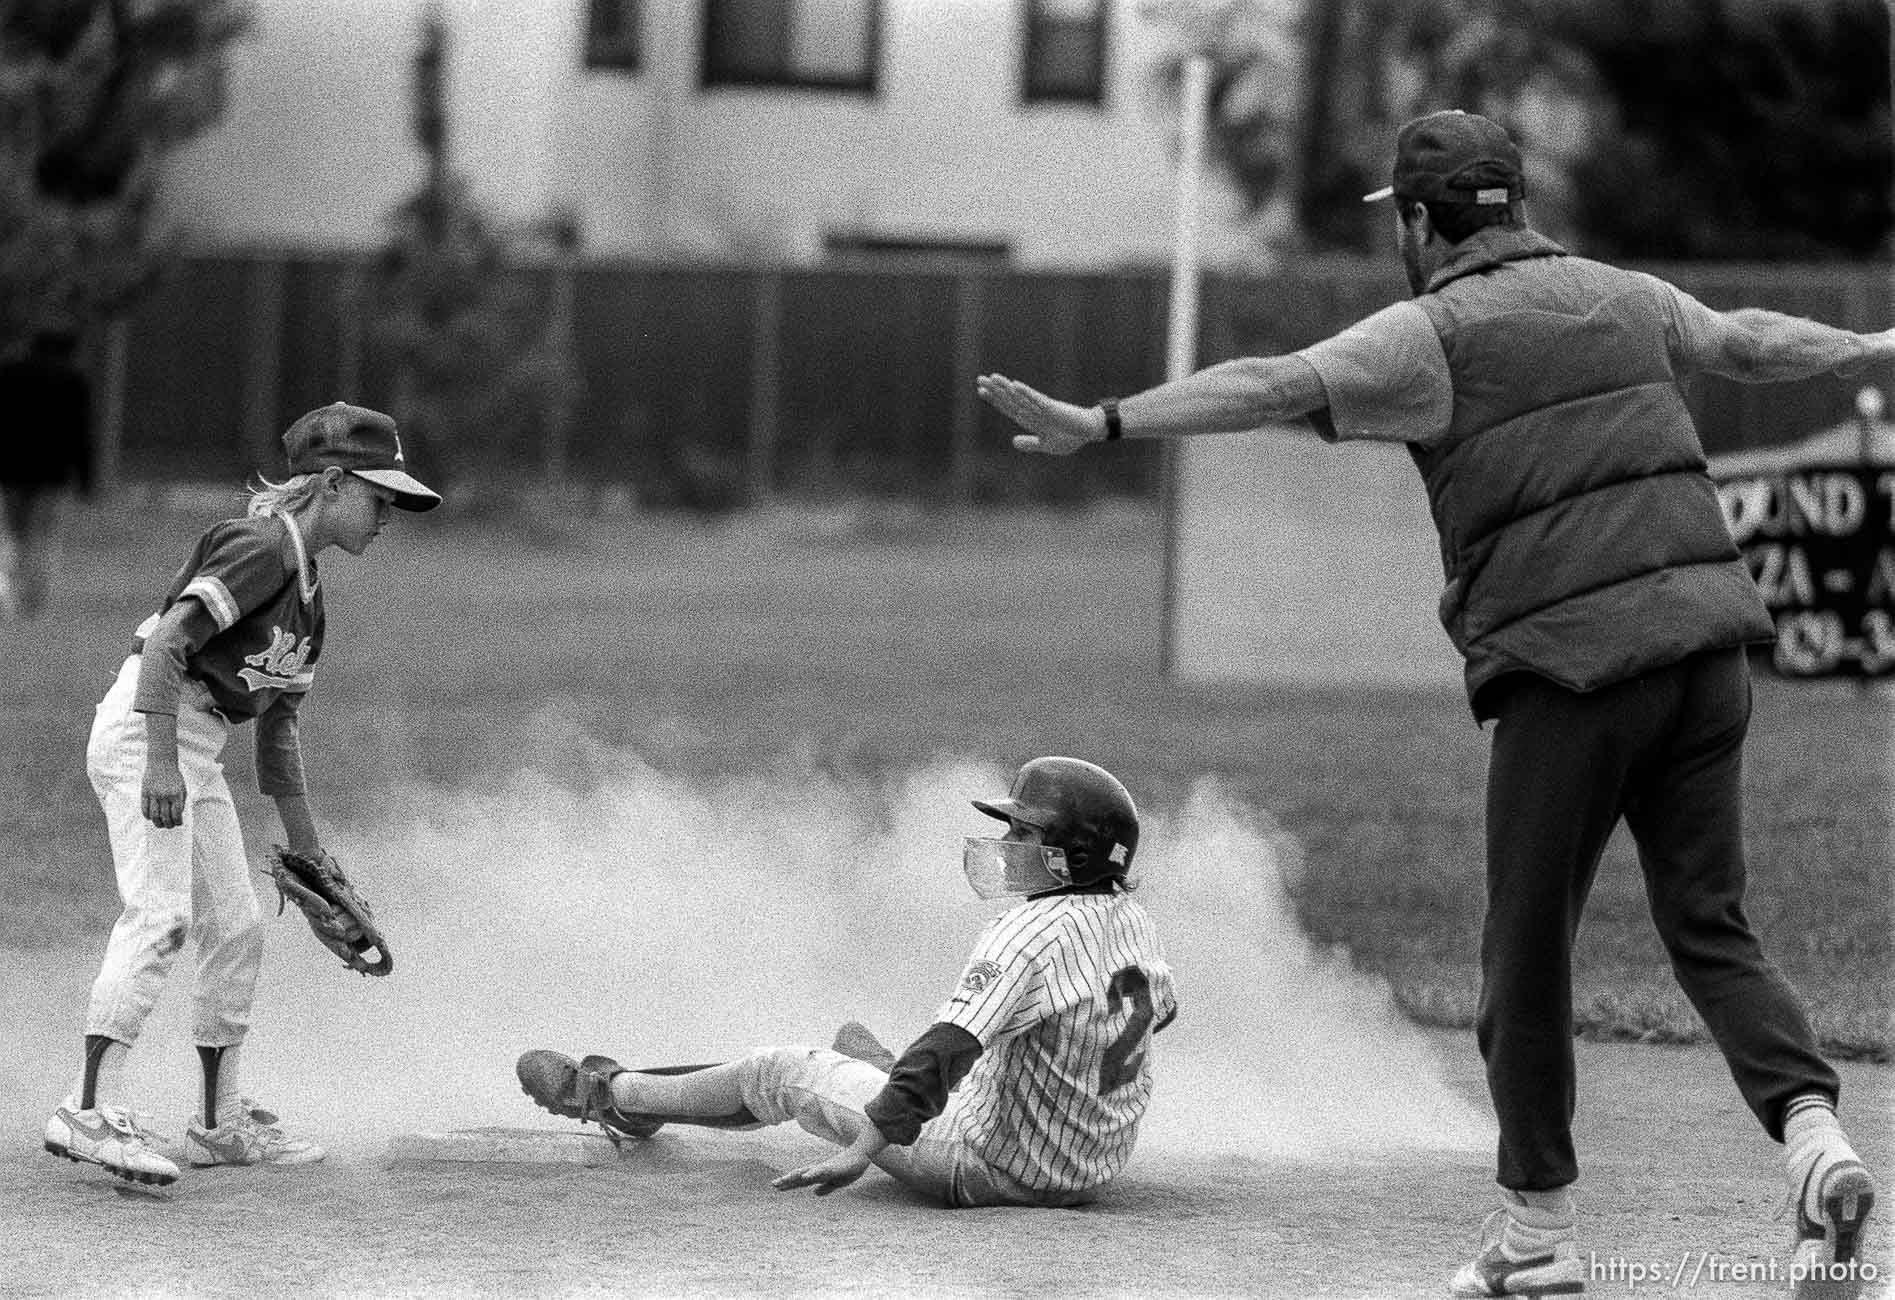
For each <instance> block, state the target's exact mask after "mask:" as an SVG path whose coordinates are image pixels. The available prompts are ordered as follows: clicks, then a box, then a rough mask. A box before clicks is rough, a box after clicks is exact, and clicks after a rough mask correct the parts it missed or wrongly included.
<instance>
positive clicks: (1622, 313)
mask: <svg viewBox="0 0 1895 1300" xmlns="http://www.w3.org/2000/svg"><path fill="white" fill-rule="evenodd" d="M1663 293H1664V290H1663V289H1662V287H1661V286H1659V285H1658V284H1656V283H1655V282H1653V281H1651V280H1648V279H1646V278H1644V277H1641V276H1636V275H1633V274H1631V273H1629V272H1626V271H1621V270H1619V269H1617V268H1615V267H1611V266H1607V265H1605V264H1603V263H1600V262H1593V261H1589V260H1587V259H1585V258H1579V257H1573V256H1570V255H1568V254H1567V253H1566V252H1565V250H1564V249H1562V248H1560V247H1559V245H1557V244H1554V243H1553V242H1552V241H1550V240H1547V239H1544V238H1543V237H1541V236H1539V235H1536V234H1534V233H1532V232H1531V231H1525V230H1520V231H1507V230H1489V231H1482V232H1480V233H1479V234H1477V235H1475V236H1473V237H1472V238H1470V239H1468V240H1465V241H1463V242H1462V243H1461V244H1460V245H1459V246H1457V248H1456V250H1455V253H1454V255H1453V257H1452V258H1451V259H1450V261H1449V262H1448V263H1447V264H1446V265H1444V266H1443V267H1442V268H1441V269H1440V271H1438V272H1437V273H1436V275H1435V276H1434V278H1433V280H1432V281H1431V283H1430V285H1429V289H1428V292H1426V293H1424V294H1423V295H1422V296H1421V297H1420V298H1418V299H1417V300H1416V302H1417V304H1418V305H1419V306H1420V307H1421V308H1422V309H1423V310H1424V311H1426V312H1427V314H1428V317H1429V319H1430V320H1432V321H1433V322H1434V327H1435V330H1436V331H1437V332H1438V333H1439V334H1440V336H1441V342H1442V346H1443V348H1444V350H1445V352H1446V354H1447V359H1448V368H1449V371H1450V374H1451V375H1452V378H1453V383H1454V413H1453V418H1452V422H1451V425H1450V428H1449V432H1448V436H1447V438H1446V440H1445V441H1444V442H1442V443H1441V444H1440V445H1439V446H1437V447H1434V448H1429V449H1425V450H1423V449H1419V448H1415V449H1413V451H1414V457H1415V462H1416V464H1417V466H1418V467H1419V468H1420V470H1421V474H1422V478H1423V479H1424V481H1425V482H1426V484H1427V489H1428V501H1429V507H1430V509H1431V510H1432V512H1433V514H1434V522H1435V527H1436V528H1437V530H1438V531H1439V533H1440V538H1441V562H1442V569H1443V573H1444V576H1445V578H1446V583H1447V585H1446V589H1445V590H1444V592H1443V594H1442V598H1441V611H1440V612H1441V622H1442V625H1443V626H1444V627H1445V628H1446V629H1447V632H1448V636H1449V638H1450V639H1451V640H1452V641H1453V642H1454V645H1455V648H1456V649H1457V650H1459V651H1460V652H1461V654H1462V656H1463V657H1464V659H1465V660H1466V684H1467V691H1468V697H1469V699H1470V701H1471V702H1472V703H1473V705H1474V710H1475V713H1476V714H1477V715H1479V716H1485V715H1486V713H1487V710H1485V709H1484V708H1483V707H1482V705H1483V702H1482V698H1481V694H1480V692H1481V688H1482V687H1484V686H1485V685H1487V684H1488V683H1489V682H1491V681H1493V680H1494V679H1495V678H1496V677H1499V676H1501V675H1502V674H1504V673H1508V672H1514V671H1527V672H1533V673H1538V674H1539V675H1541V676H1543V677H1547V678H1550V679H1552V680H1553V681H1556V682H1558V683H1560V684H1561V685H1563V686H1566V687H1569V688H1570V689H1573V690H1577V691H1588V690H1593V689H1595V688H1597V687H1600V686H1604V685H1607V684H1609V683H1612V682H1616V681H1621V680H1624V679H1625V678H1627V677H1632V676H1635V675H1637V674H1638V673H1641V672H1646V671H1649V670H1651V669H1653V668H1658V667H1662V666H1663V665H1665V664H1669V663H1675V662H1676V661H1678V660H1680V659H1682V658H1684V657H1686V656H1687V655H1690V654H1694V653H1696V652H1698V651H1700V650H1710V649H1718V648H1722V647H1726V646H1732V645H1741V644H1744V643H1746V642H1749V641H1758V640H1769V639H1770V638H1771V636H1772V635H1773V628H1772V625H1771V622H1770V617H1769V614H1768V612H1767V611H1766V610H1765V608H1764V604H1763V600H1762V598H1761V597H1760V596H1759V595H1758V592H1757V589H1756V584H1755V583H1754V582H1753V581H1752V580H1751V578H1750V573H1749V570H1748V569H1747V568H1746V567H1745V565H1744V563H1743V560H1742V559H1741V558H1740V557H1739V555H1738V551H1737V547H1736V545H1735V544H1734V543H1733V542H1732V540H1731V537H1730V534H1729V532H1728V531H1727V530H1726V528H1725V526H1724V517H1723V513H1722V511H1721V510H1720V508H1719V506H1718V501H1717V492H1716V489H1715V487H1714V486H1713V485H1712V483H1711V481H1710V478H1709V477H1708V476H1707V475H1706V473H1705V461H1704V451H1703V448H1702V446H1701V445H1700V443H1699V441H1698V435H1697V430H1696V428H1695V427H1694V426H1693V424H1692V421H1691V415H1690V412H1689V411H1688V410H1687V409H1686V407H1685V404H1684V399H1683V397H1682V395H1681V394H1680V392H1679V390H1678V385H1677V379H1676V376H1675V375H1674V374H1673V372H1672V369H1671V362H1670V353H1669V349H1668V346H1667V330H1668V322H1669V315H1668V310H1667V307H1666V304H1665V301H1664V299H1663V297H1662V294H1663Z"/></svg>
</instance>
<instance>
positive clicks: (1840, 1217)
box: [1823, 1165, 1875, 1264]
mask: <svg viewBox="0 0 1895 1300" xmlns="http://www.w3.org/2000/svg"><path fill="white" fill-rule="evenodd" d="M1874 1208H1875V1180H1874V1179H1872V1178H1870V1177H1869V1171H1868V1170H1866V1169H1864V1168H1863V1167H1862V1166H1861V1165H1854V1166H1845V1167H1843V1168H1842V1169H1839V1170H1837V1171H1835V1173H1834V1174H1832V1175H1831V1177H1830V1180H1829V1183H1828V1185H1827V1186H1825V1187H1824V1188H1823V1218H1824V1220H1825V1226H1826V1227H1827V1228H1829V1230H1830V1231H1829V1232H1827V1233H1825V1234H1824V1235H1825V1236H1831V1237H1832V1238H1833V1241H1834V1254H1833V1258H1834V1260H1835V1262H1836V1263H1838V1264H1847V1263H1849V1262H1850V1261H1851V1260H1853V1259H1854V1258H1855V1257H1856V1248H1857V1247H1858V1246H1859V1245H1860V1244H1861V1240H1862V1228H1863V1225H1864V1224H1866V1223H1867V1222H1868V1221H1869V1212H1870V1211H1871V1210H1873V1209H1874Z"/></svg>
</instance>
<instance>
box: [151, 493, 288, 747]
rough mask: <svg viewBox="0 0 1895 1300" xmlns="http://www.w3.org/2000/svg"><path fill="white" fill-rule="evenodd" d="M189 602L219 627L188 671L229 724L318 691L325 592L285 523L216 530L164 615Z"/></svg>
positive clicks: (175, 583) (168, 598)
mask: <svg viewBox="0 0 1895 1300" xmlns="http://www.w3.org/2000/svg"><path fill="white" fill-rule="evenodd" d="M286 544H287V547H288V552H289V556H292V557H293V561H292V560H291V559H289V558H286V555H285V546H286ZM186 597H191V598H193V599H195V600H196V601H197V602H198V603H199V604H201V605H202V606H203V607H204V608H205V610H206V611H208V612H209V614H210V616H211V619H212V621H213V622H215V623H216V624H217V631H216V633H214V634H213V635H212V636H211V638H210V640H208V641H206V642H205V643H204V645H203V646H202V647H201V648H199V650H198V651H197V653H196V654H194V655H192V656H191V659H190V664H189V670H190V673H191V675H192V676H193V677H196V678H198V679H200V680H201V681H203V682H204V684H205V685H206V686H208V687H209V688H210V692H211V699H212V701H213V702H214V703H215V704H216V706H217V711H218V712H219V713H221V714H223V715H224V716H225V717H226V718H228V719H230V720H231V721H233V722H242V721H245V720H247V719H250V718H254V717H256V716H257V715H258V714H260V713H262V712H263V711H264V710H265V709H267V708H269V707H270V705H271V704H272V703H274V702H275V700H276V699H277V697H278V696H280V695H283V694H285V693H287V692H300V691H307V690H308V689H309V688H310V686H311V685H312V684H313V683H314V681H315V676H316V670H315V663H316V660H317V658H318V657H319V656H320V655H321V654H322V639H323V625H324V617H323V607H322V588H321V584H320V583H319V581H318V579H317V575H316V562H315V560H314V558H312V557H311V556H310V555H309V553H308V551H307V550H306V549H305V547H304V545H303V539H302V535H301V534H300V533H298V532H297V531H296V525H295V524H293V523H291V522H290V521H289V520H288V519H286V518H283V517H281V516H279V515H256V516H251V517H248V518H244V519H226V520H224V521H223V522H222V523H219V524H214V525H212V527H211V528H210V529H209V530H208V531H207V532H205V534H204V535H203V536H202V537H200V538H199V539H198V542H197V547H196V549H194V550H193V551H192V552H191V558H190V559H188V560H186V561H185V563H184V566H183V567H182V568H181V569H179V570H178V574H177V576H176V577H175V578H173V579H172V581H171V589H170V590H169V591H167V592H166V593H165V598H164V603H163V604H162V605H160V606H159V607H158V608H159V611H160V613H162V612H163V611H164V610H167V609H170V608H171V606H173V605H174V604H176V603H177V602H178V601H180V600H183V599H185V598H186ZM145 630H146V629H141V632H143V631H145Z"/></svg>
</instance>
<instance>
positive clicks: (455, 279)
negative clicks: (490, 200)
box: [373, 10, 577, 484]
mask: <svg viewBox="0 0 1895 1300" xmlns="http://www.w3.org/2000/svg"><path fill="white" fill-rule="evenodd" d="M450 41H451V32H450V30H449V28H448V26H447V23H446V20H445V19H444V18H443V17H442V15H441V13H440V12H439V11H438V10H430V11H428V13H427V15H426V17H425V19H424V22H423V25H422V32H421V40H420V44H419V46H418V48H417V51H416V54H415V57H414V62H413V72H412V91H413V119H412V127H413V132H414V137H415V141H416V143H417V145H419V147H420V148H421V150H422V153H423V155H424V156H425V158H426V160H427V171H426V176H425V179H424V180H423V182H422V184H421V186H420V188H419V189H418V190H417V191H416V192H415V193H414V194H413V195H411V196H410V197H409V198H408V199H407V200H406V201H405V202H403V203H402V204H401V206H400V207H399V208H397V209H396V211H395V212H394V214H393V215H392V219H391V234H390V237H389V241H388V243H387V244H386V245H385V246H384V248H383V251H382V254H381V257H380V258H379V260H378V262H377V265H376V268H375V271H376V274H375V287H376V313H375V321H374V332H373V337H374V340H375V343H376V345H377V348H378V350H379V355H380V359H381V360H382V361H383V362H385V363H386V364H387V365H388V367H389V368H390V369H391V370H392V372H393V374H394V389H395V392H394V399H393V403H392V405H393V406H394V414H395V416H396V418H397V419H398V420H400V422H401V424H402V428H403V432H404V436H405V437H408V438H409V439H410V440H411V441H413V442H414V443H416V444H417V445H418V447H419V448H420V449H421V455H422V457H423V458H424V459H425V460H426V461H427V463H428V464H429V465H430V466H431V468H430V470H429V473H430V474H432V475H435V476H436V477H438V478H440V479H441V480H442V481H443V482H447V483H457V482H458V483H462V484H465V483H467V482H469V481H470V480H477V479H480V478H482V477H490V476H491V474H493V473H506V472H509V471H517V470H518V469H519V468H520V467H521V466H522V464H523V463H530V462H531V461H532V460H533V459H535V457H536V453H537V452H538V449H539V448H538V444H539V442H540V440H541V438H542V436H543V434H544V432H545V424H546V421H547V419H548V418H550V417H551V415H552V413H553V412H555V411H556V410H557V404H556V402H555V400H554V399H555V397H556V396H557V393H558V391H559V388H560V386H561V385H568V384H569V383H570V381H571V374H572V369H573V368H572V367H571V365H570V364H568V360H567V358H566V356H565V351H564V348H563V346H562V345H561V340H560V334H559V332H558V331H557V330H555V329H553V328H551V323H552V322H551V306H550V303H551V296H552V295H551V286H550V284H549V282H548V278H547V277H546V276H543V275H536V274H534V273H533V272H532V271H531V269H530V267H528V266H527V265H526V263H527V262H529V261H530V260H533V257H532V255H533V254H535V253H536V252H537V253H539V254H541V258H540V260H545V257H544V255H545V254H548V253H551V254H554V255H563V254H565V253H567V252H570V251H571V249H572V248H573V247H574V245H575V244H576V242H577V230H576V227H574V226H573V225H572V223H571V222H570V221H569V220H561V219H557V218H556V219H550V220H548V221H547V222H545V223H543V224H542V226H541V227H539V228H538V229H536V230H533V231H517V230H510V229H508V228H507V227H506V226H505V225H504V224H503V223H501V222H500V221H499V220H497V219H496V218H495V217H494V216H492V215H491V214H490V213H489V212H488V211H487V210H486V209H485V208H484V207H483V206H482V204H481V203H480V202H479V200H478V198H477V197H476V195H475V193H474V191H473V188H472V186H471V185H470V184H469V182H468V181H467V179H466V178H465V177H464V176H463V175H461V174H460V173H459V172H458V171H457V170H456V169H455V168H454V167H453V165H452V160H451V156H450V148H451V142H452V127H451V122H450V116H449V111H448V100H447V97H446V93H445V89H444V85H443V82H444V76H445V71H446V66H447V60H448V57H449V48H450Z"/></svg>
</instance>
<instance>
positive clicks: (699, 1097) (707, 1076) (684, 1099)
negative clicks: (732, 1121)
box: [612, 1061, 744, 1119]
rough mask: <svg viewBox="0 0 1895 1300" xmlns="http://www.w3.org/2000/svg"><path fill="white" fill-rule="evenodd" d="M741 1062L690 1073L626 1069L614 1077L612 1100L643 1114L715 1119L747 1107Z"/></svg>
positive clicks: (625, 1108)
mask: <svg viewBox="0 0 1895 1300" xmlns="http://www.w3.org/2000/svg"><path fill="white" fill-rule="evenodd" d="M740 1065H741V1062H737V1061H729V1062H726V1063H725V1064H723V1065H713V1066H711V1067H710V1068H709V1069H707V1070H693V1071H691V1072H690V1073H689V1074H640V1073H639V1072H638V1071H637V1070H627V1071H625V1072H624V1073H623V1074H618V1075H614V1076H613V1078H612V1101H613V1104H615V1105H616V1106H617V1107H618V1108H619V1109H620V1110H626V1111H635V1112H637V1113H638V1114H641V1115H688V1116H691V1117H693V1118H696V1119H715V1118H717V1117H718V1116H720V1115H734V1114H736V1113H737V1112H738V1111H740V1110H742V1109H743V1108H744V1098H743V1092H742V1089H741V1088H740V1087H739V1079H740V1078H741V1077H742V1075H741V1071H740V1069H739V1066H740Z"/></svg>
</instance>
